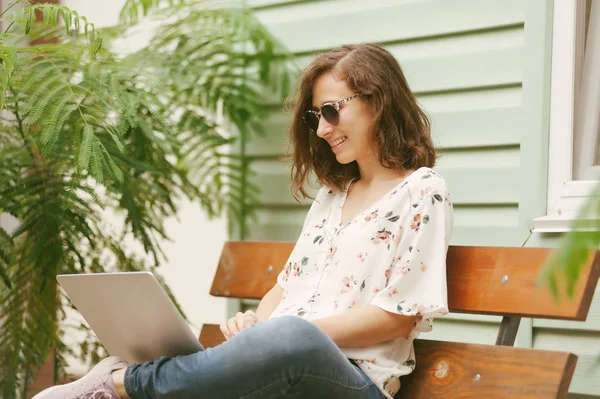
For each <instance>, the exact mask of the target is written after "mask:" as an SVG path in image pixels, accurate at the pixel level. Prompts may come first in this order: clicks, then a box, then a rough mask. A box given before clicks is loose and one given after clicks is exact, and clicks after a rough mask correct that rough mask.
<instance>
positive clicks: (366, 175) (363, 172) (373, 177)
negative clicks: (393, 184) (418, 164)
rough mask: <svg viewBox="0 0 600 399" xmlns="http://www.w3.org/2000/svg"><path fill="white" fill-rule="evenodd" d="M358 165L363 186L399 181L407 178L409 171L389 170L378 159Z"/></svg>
mask: <svg viewBox="0 0 600 399" xmlns="http://www.w3.org/2000/svg"><path fill="white" fill-rule="evenodd" d="M357 163H358V170H359V173H360V180H361V181H362V184H365V185H367V186H370V185H371V184H379V183H386V182H389V181H393V180H398V179H401V178H403V177H405V176H406V175H407V174H408V173H409V171H407V170H406V169H401V170H399V169H388V168H385V167H383V165H381V164H380V163H379V160H378V159H375V160H374V159H371V160H370V162H369V161H366V162H360V161H357Z"/></svg>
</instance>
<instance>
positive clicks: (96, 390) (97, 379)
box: [33, 356, 128, 399]
mask: <svg viewBox="0 0 600 399" xmlns="http://www.w3.org/2000/svg"><path fill="white" fill-rule="evenodd" d="M127 366H128V364H127V363H126V362H124V361H122V360H121V359H119V358H118V357H115V356H111V357H107V358H106V359H104V360H102V361H101V362H100V363H98V364H97V365H95V366H94V368H92V369H91V370H90V371H89V373H87V374H86V375H84V376H83V377H81V378H80V379H78V380H77V381H73V382H71V383H69V384H64V385H57V386H55V387H51V388H48V389H45V390H43V391H42V392H40V393H38V394H37V395H35V396H34V397H33V399H121V397H120V396H119V395H118V394H117V392H116V391H115V387H114V385H113V383H112V380H111V379H110V375H111V373H112V372H113V371H115V370H119V369H123V368H125V367H127Z"/></svg>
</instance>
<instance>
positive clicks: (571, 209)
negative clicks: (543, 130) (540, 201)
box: [533, 0, 600, 233]
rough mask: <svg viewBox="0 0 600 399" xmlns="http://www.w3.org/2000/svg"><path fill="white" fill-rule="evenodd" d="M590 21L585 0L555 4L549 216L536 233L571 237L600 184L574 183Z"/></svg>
mask: <svg viewBox="0 0 600 399" xmlns="http://www.w3.org/2000/svg"><path fill="white" fill-rule="evenodd" d="M592 1H594V2H596V3H600V0H592ZM596 6H600V4H597V5H596ZM578 21H582V22H583V23H577V22H578ZM584 21H585V0H568V1H563V0H556V1H554V21H553V30H552V75H551V85H552V86H551V91H550V137H549V157H548V197H547V215H546V216H542V217H539V218H536V219H534V220H533V226H534V228H533V231H534V232H536V233H561V232H567V231H570V230H571V228H572V224H573V221H574V220H575V218H576V216H577V212H578V210H579V209H580V208H581V206H582V204H583V203H585V202H586V201H587V200H589V198H590V196H591V194H592V192H593V189H594V188H595V187H596V184H598V181H596V180H575V179H574V167H575V164H574V162H575V160H574V157H573V148H574V145H575V143H576V141H575V140H576V138H575V132H574V120H575V112H576V111H575V99H576V98H577V95H578V84H577V83H578V81H577V79H578V78H579V77H580V76H581V75H582V70H583V62H582V59H583V57H582V55H583V43H584V36H585V23H584ZM590 25H591V24H590ZM595 168H597V167H592V168H590V169H595ZM590 171H591V170H590Z"/></svg>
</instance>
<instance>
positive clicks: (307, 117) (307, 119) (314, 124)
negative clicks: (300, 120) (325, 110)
mask: <svg viewBox="0 0 600 399" xmlns="http://www.w3.org/2000/svg"><path fill="white" fill-rule="evenodd" d="M304 123H306V125H307V126H308V128H309V129H310V130H312V131H313V132H316V131H317V129H318V128H319V118H317V115H315V114H313V113H312V112H308V111H307V112H305V113H304Z"/></svg>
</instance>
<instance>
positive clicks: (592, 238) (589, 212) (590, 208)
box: [541, 183, 600, 300]
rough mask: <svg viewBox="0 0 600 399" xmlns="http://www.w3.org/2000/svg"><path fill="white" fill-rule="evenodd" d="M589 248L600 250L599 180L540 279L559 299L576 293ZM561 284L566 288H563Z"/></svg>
mask: <svg viewBox="0 0 600 399" xmlns="http://www.w3.org/2000/svg"><path fill="white" fill-rule="evenodd" d="M590 249H598V250H600V183H599V184H597V185H596V187H595V188H594V190H593V192H592V195H591V196H590V199H589V200H588V201H587V202H585V203H584V205H583V207H582V208H581V209H580V210H579V213H578V215H577V217H576V219H575V221H574V222H573V224H572V228H571V230H570V231H569V232H568V233H566V234H565V235H564V236H563V237H562V239H561V241H560V244H559V246H558V247H557V248H556V249H555V250H554V251H552V253H551V255H550V256H549V257H548V259H547V261H546V264H545V266H544V269H543V272H542V276H541V280H542V281H543V282H544V283H545V284H548V285H549V287H550V288H551V290H552V293H553V294H554V297H555V298H556V299H557V300H558V299H559V298H560V296H561V294H566V295H567V296H568V297H572V296H573V294H574V290H575V286H576V284H577V282H578V281H579V277H580V275H581V269H582V268H583V267H584V266H585V265H587V264H588V262H589V261H590V259H589V257H590ZM559 282H564V284H561V283H559ZM559 286H562V287H563V288H564V291H565V292H561V291H560V289H559Z"/></svg>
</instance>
